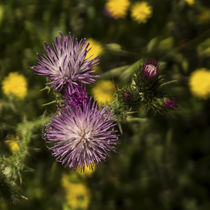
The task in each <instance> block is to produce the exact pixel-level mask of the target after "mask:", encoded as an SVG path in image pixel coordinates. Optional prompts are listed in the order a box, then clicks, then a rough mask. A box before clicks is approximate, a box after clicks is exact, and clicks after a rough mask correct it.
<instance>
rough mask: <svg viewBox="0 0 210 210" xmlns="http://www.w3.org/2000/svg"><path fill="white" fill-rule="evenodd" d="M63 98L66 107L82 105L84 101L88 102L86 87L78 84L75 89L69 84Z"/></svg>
mask: <svg viewBox="0 0 210 210" xmlns="http://www.w3.org/2000/svg"><path fill="white" fill-rule="evenodd" d="M63 99H64V101H65V107H72V108H78V107H81V106H82V105H83V104H84V103H87V100H88V95H87V91H86V87H85V86H84V87H83V86H81V85H78V86H76V87H75V88H74V89H72V88H70V87H69V86H68V87H67V89H66V91H65V94H64V96H63Z"/></svg>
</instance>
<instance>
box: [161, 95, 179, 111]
mask: <svg viewBox="0 0 210 210" xmlns="http://www.w3.org/2000/svg"><path fill="white" fill-rule="evenodd" d="M164 106H165V108H167V109H171V110H173V109H176V108H177V104H176V103H175V101H173V100H172V99H169V98H166V99H165V100H164Z"/></svg>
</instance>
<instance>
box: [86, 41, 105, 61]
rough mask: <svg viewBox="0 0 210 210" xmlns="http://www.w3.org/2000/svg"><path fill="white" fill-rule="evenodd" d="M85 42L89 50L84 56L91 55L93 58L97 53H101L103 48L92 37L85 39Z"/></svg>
mask: <svg viewBox="0 0 210 210" xmlns="http://www.w3.org/2000/svg"><path fill="white" fill-rule="evenodd" d="M86 43H89V44H90V45H89V47H88V49H90V48H91V49H90V51H89V52H88V53H87V55H86V58H89V57H90V56H91V55H92V58H95V57H97V56H99V55H101V53H102V51H103V48H102V46H101V44H100V43H99V42H98V41H96V40H94V39H91V38H90V39H87V41H86Z"/></svg>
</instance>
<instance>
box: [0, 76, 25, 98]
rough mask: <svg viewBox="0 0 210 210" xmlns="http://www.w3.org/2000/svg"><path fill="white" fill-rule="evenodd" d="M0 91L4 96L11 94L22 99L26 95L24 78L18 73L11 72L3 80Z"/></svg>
mask: <svg viewBox="0 0 210 210" xmlns="http://www.w3.org/2000/svg"><path fill="white" fill-rule="evenodd" d="M2 90H3V93H4V94H5V95H10V94H12V95H14V96H16V97H17V98H20V99H23V98H24V97H25V96H26V94H27V81H26V78H25V77H24V76H23V75H21V74H19V73H18V72H12V73H10V74H9V75H8V76H7V77H6V78H5V79H4V80H3V82H2Z"/></svg>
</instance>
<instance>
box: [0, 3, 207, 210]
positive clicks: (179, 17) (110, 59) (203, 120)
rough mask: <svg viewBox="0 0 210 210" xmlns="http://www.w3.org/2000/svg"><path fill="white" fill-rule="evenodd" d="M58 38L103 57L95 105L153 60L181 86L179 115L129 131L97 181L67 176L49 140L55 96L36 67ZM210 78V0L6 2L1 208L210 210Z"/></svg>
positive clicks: (0, 78) (0, 6) (173, 91)
mask: <svg viewBox="0 0 210 210" xmlns="http://www.w3.org/2000/svg"><path fill="white" fill-rule="evenodd" d="M145 2H146V3H145ZM139 3H141V4H139ZM142 3H143V4H142ZM59 31H62V32H63V34H64V35H67V33H68V32H71V34H72V35H73V36H74V37H77V38H78V39H80V38H87V39H88V41H89V42H90V46H91V47H92V49H91V50H92V53H93V54H94V55H99V56H100V64H99V66H97V67H96V69H95V70H96V72H97V74H100V75H101V80H99V81H98V82H97V83H96V85H91V86H90V87H89V89H88V91H89V93H90V94H92V96H93V97H94V98H95V99H96V100H97V101H98V102H102V103H109V102H110V101H111V100H112V95H113V93H114V89H115V87H116V86H122V85H126V84H128V83H129V81H130V78H131V77H132V75H133V69H134V67H135V68H138V67H139V64H142V61H143V60H145V59H146V58H154V59H156V60H157V61H158V62H159V63H160V73H161V74H163V75H164V76H165V77H166V78H167V79H168V80H176V81H177V82H176V84H173V85H172V86H171V87H170V95H171V96H172V97H174V99H175V100H176V102H177V104H178V109H177V110H176V111H174V112H173V114H171V115H161V116H159V115H155V116H153V117H150V118H144V119H143V120H140V121H139V120H132V121H131V122H127V123H124V124H122V129H123V134H122V135H121V136H120V140H119V142H120V144H119V146H118V149H117V153H112V154H110V158H109V159H108V160H107V161H105V162H104V163H101V164H100V165H98V166H96V167H95V168H94V171H92V172H91V171H88V172H86V173H80V172H77V171H76V172H75V171H72V170H70V169H65V168H64V167H63V166H62V165H60V164H58V163H56V162H55V160H54V158H53V157H52V156H51V154H50V152H49V151H48V149H47V148H46V144H45V141H44V140H43V139H42V133H43V130H44V124H45V123H46V122H47V116H49V115H52V114H53V113H55V111H56V105H55V104H49V105H48V106H44V104H46V103H49V102H51V101H53V100H54V98H55V96H54V94H53V93H52V91H51V92H50V93H48V92H47V90H43V91H40V90H41V89H43V88H44V87H45V78H43V77H40V76H37V75H36V74H35V73H34V72H33V71H32V70H31V69H30V66H32V65H36V64H37V57H36V53H37V52H39V53H43V42H44V41H47V42H48V43H51V42H52V41H53V40H54V39H55V37H56V36H58V32H59ZM12 72H16V73H15V74H11V73H12ZM209 72H210V1H207V0H148V1H144V2H143V1H137V0H136V1H134V0H132V1H131V0H130V1H128V0H112V1H111V0H110V1H105V0H42V1H41V0H1V1H0V86H1V89H0V209H1V210H13V209H15V210H26V209H27V210H28V209H31V210H32V209H39V210H54V209H56V210H58V209H63V210H71V209H77V210H79V209H90V210H179V209H183V210H197V209H199V210H208V209H210V200H209V197H210V165H209V162H210V99H209V96H210V76H209V75H210V73H209ZM114 84H115V85H114ZM104 88H105V89H107V91H105V92H104ZM104 98H106V100H104V101H103V99H104ZM140 114H142V113H139V115H140Z"/></svg>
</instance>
